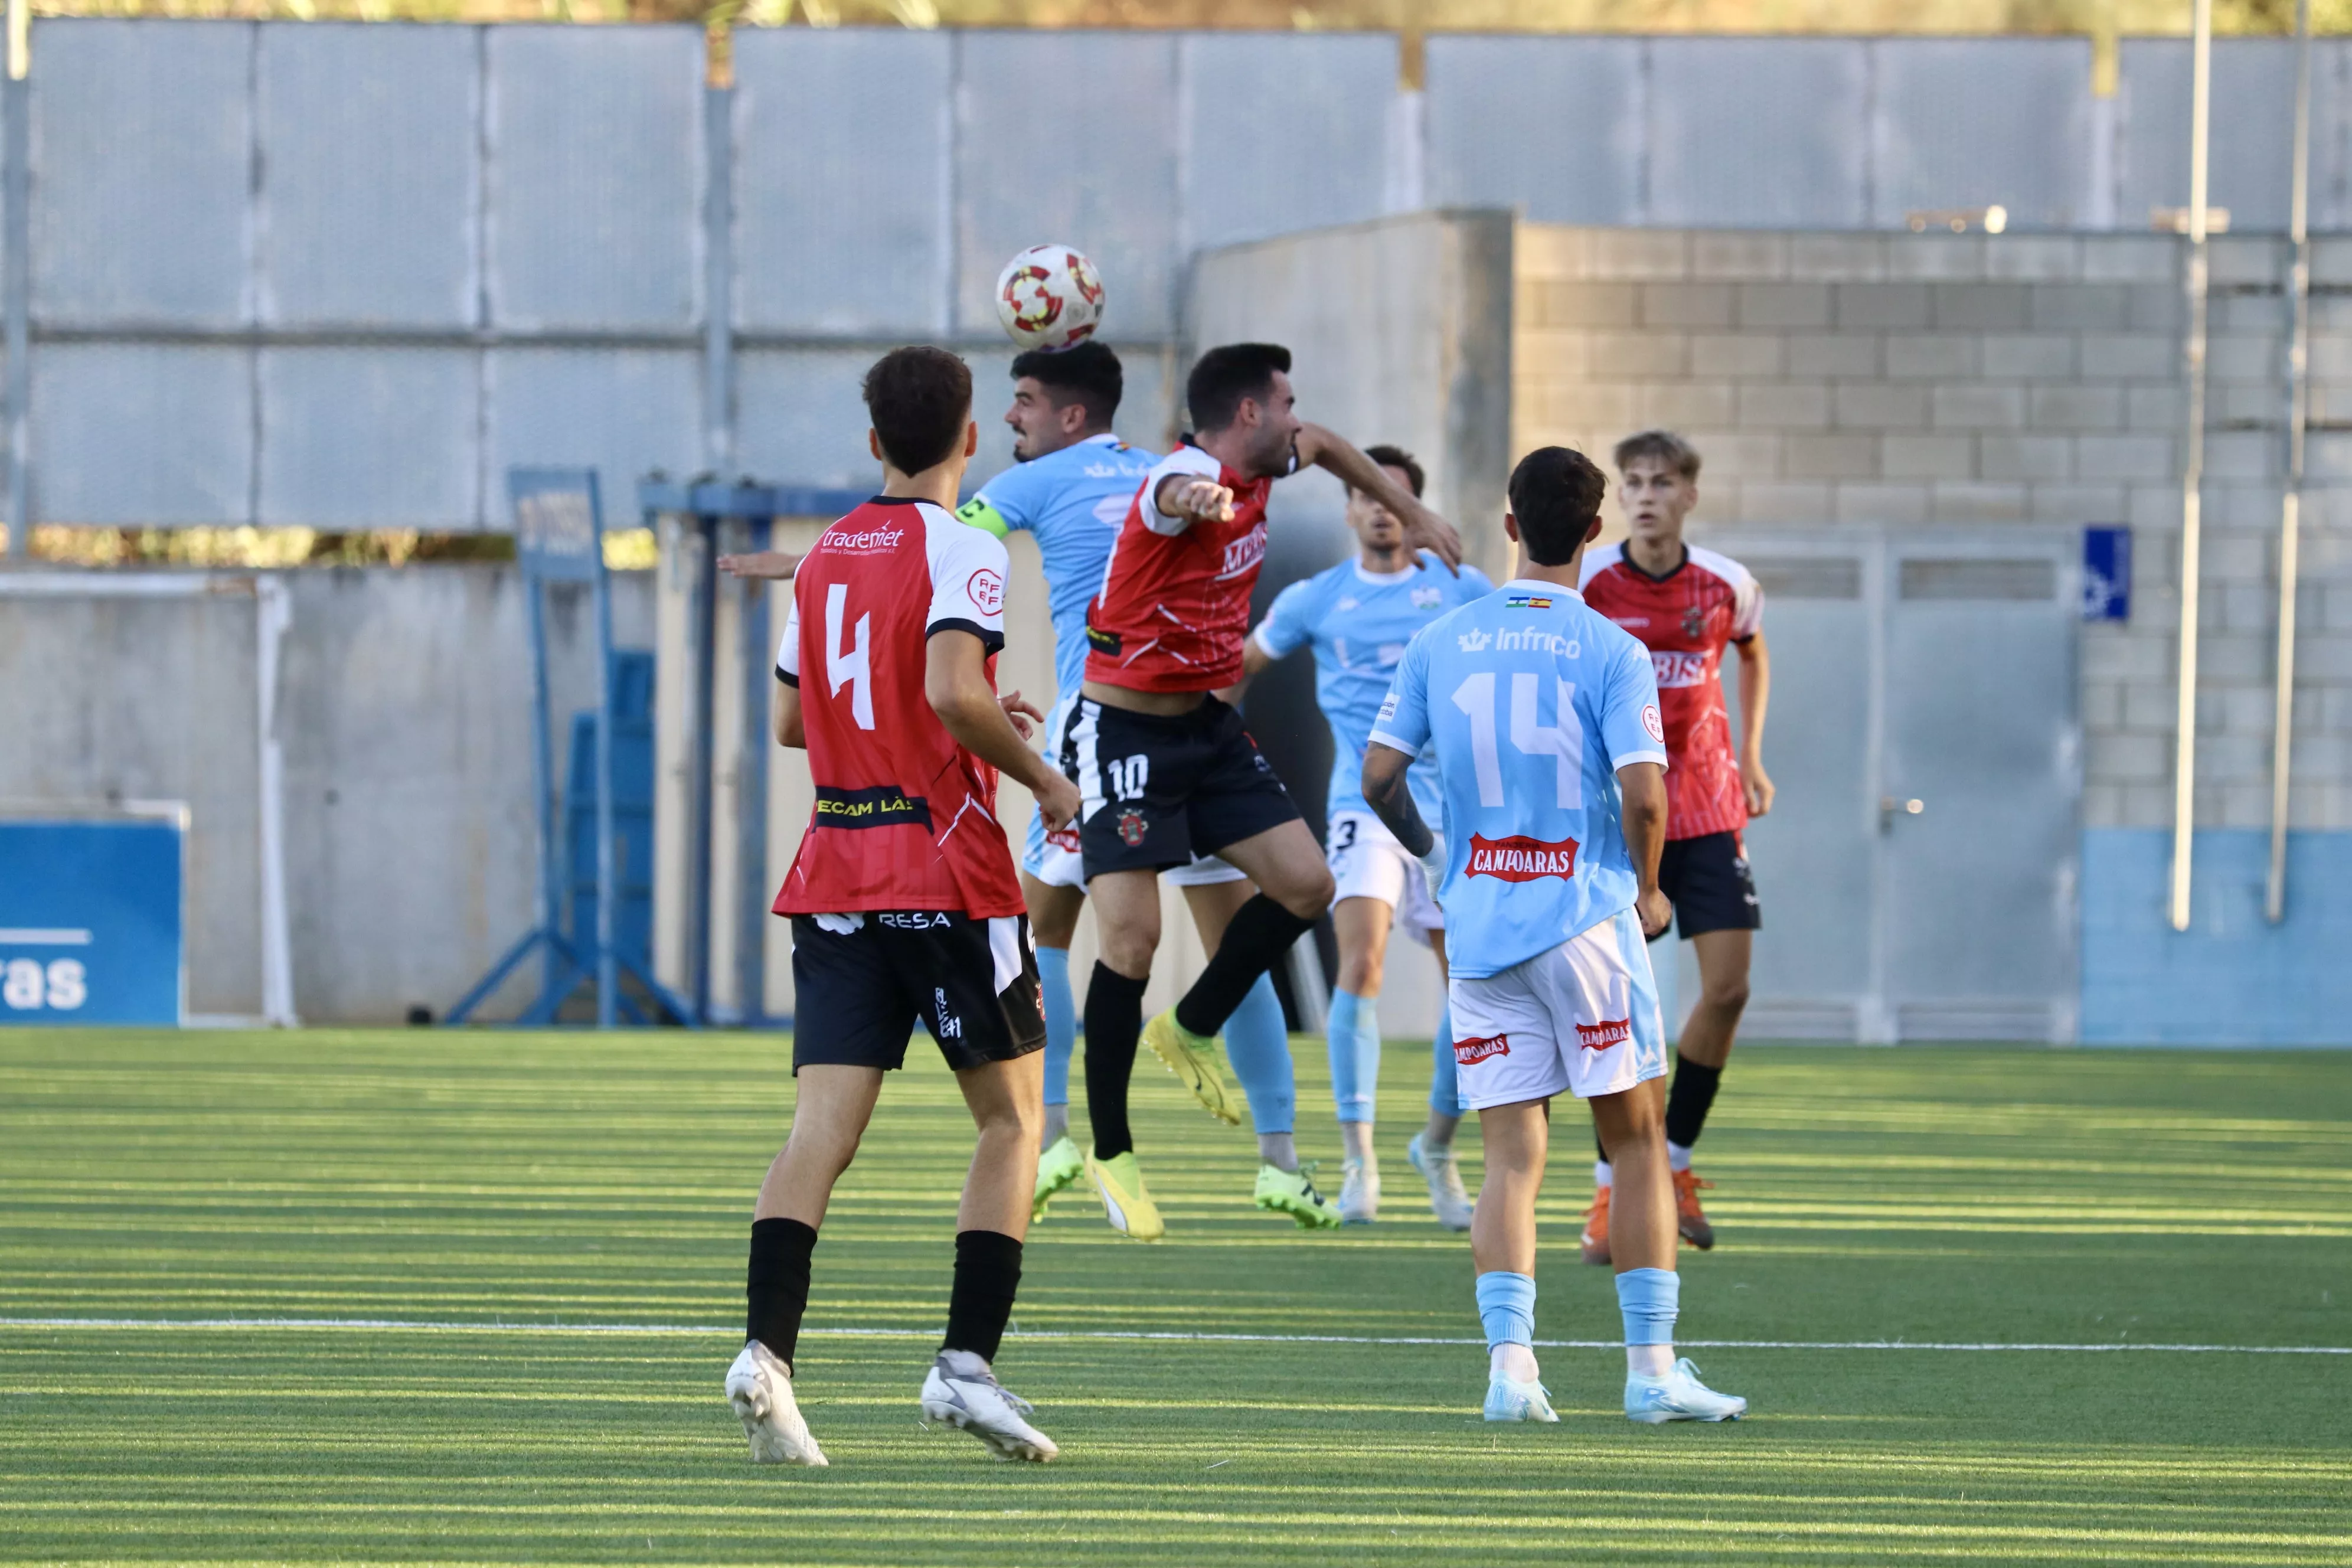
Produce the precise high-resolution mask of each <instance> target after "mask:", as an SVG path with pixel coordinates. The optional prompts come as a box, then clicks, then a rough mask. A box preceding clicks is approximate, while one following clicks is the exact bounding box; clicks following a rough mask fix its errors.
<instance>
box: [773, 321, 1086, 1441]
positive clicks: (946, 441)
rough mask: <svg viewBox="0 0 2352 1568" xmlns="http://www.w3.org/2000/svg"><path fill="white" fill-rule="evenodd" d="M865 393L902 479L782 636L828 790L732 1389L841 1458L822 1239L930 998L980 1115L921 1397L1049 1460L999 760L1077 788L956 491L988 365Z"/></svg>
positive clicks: (808, 839) (1026, 961)
mask: <svg viewBox="0 0 2352 1568" xmlns="http://www.w3.org/2000/svg"><path fill="white" fill-rule="evenodd" d="M865 395H866V408H867V411H868V413H869V415H870V416H871V417H872V420H873V428H872V430H871V432H870V433H869V434H868V436H867V443H868V445H869V446H870V447H871V448H872V450H873V453H874V456H875V457H876V458H878V459H880V461H881V464H882V476H883V483H882V493H881V494H880V495H877V496H876V497H875V498H874V499H873V500H869V501H867V502H866V503H865V504H864V505H862V506H860V507H858V508H857V509H856V510H854V511H852V512H851V513H850V514H849V515H848V516H846V517H845V518H843V519H841V521H838V522H835V524H834V525H833V526H832V527H830V528H828V529H826V530H825V531H824V534H823V535H822V536H820V537H819V539H818V540H817V542H816V544H815V546H814V548H812V549H811V550H810V552H809V553H808V555H807V557H806V558H805V559H804V560H803V561H802V562H801V563H800V569H799V571H798V572H796V573H795V574H793V607H792V613H791V615H790V616H789V617H788V619H787V621H786V623H785V626H784V636H783V642H782V647H780V648H779V649H778V650H777V654H776V680H777V686H776V700H775V726H776V740H777V742H778V743H779V744H781V745H785V746H793V747H803V748H805V749H806V750H807V752H808V757H809V773H810V776H811V778H812V779H813V780H814V783H815V785H816V805H815V809H814V813H813V814H812V816H811V817H810V821H809V826H808V830H807V832H806V833H805V834H804V835H803V837H802V839H801V847H800V852H799V853H798V855H796V856H795V857H794V858H793V867H792V870H791V872H790V873H789V874H788V875H787V876H786V877H785V879H784V886H783V890H782V892H780V893H778V894H777V895H776V902H775V912H776V913H778V914H780V915H788V916H790V917H791V918H792V922H793V985H794V986H795V987H796V989H797V992H798V995H799V998H800V1006H799V1024H798V1027H797V1028H796V1029H795V1031H794V1033H793V1074H794V1075H795V1076H796V1077H797V1078H798V1079H799V1080H800V1081H799V1093H798V1096H797V1100H796V1102H795V1104H794V1107H793V1128H792V1135H791V1137H790V1139H789V1140H788V1141H787V1142H785V1144H784V1147H783V1152H782V1153H780V1154H778V1155H777V1156H776V1158H775V1161H774V1163H772V1164H771V1165H770V1166H769V1167H768V1174H767V1179H766V1180H765V1181H764V1182H762V1183H761V1186H760V1195H759V1200H758V1203H757V1205H756V1206H755V1207H754V1208H753V1210H752V1215H753V1217H752V1221H751V1269H750V1275H749V1280H748V1283H747V1287H746V1293H747V1295H748V1298H749V1317H748V1321H747V1323H746V1327H745V1337H746V1343H745V1344H744V1347H743V1352H742V1354H740V1356H738V1357H737V1358H736V1360H735V1364H734V1365H733V1366H732V1367H731V1368H730V1369H729V1371H728V1373H727V1397H728V1401H729V1403H730V1405H732V1406H733V1407H734V1410H735V1413H736V1415H738V1416H739V1417H740V1418H741V1420H742V1423H743V1430H744V1433H745V1435H746V1436H749V1437H750V1438H751V1457H752V1458H753V1459H755V1460H760V1461H762V1462H768V1463H778V1462H781V1463H787V1464H803V1465H822V1464H824V1463H825V1458H824V1452H823V1451H822V1450H821V1449H820V1448H819V1447H817V1444H816V1440H815V1439H814V1437H813V1436H810V1435H809V1430H808V1426H807V1423H806V1422H804V1421H803V1419H802V1418H801V1415H800V1410H799V1406H798V1405H797V1404H796V1403H795V1401H794V1398H793V1352H794V1349H795V1348H796V1344H797V1342H798V1340H799V1337H800V1328H801V1318H802V1315H803V1312H804V1311H805V1310H807V1307H808V1294H809V1274H810V1260H811V1256H812V1254H813V1253H814V1251H815V1248H816V1237H817V1227H818V1226H820V1225H822V1224H823V1223H824V1212H825V1205H826V1204H827V1202H828V1200H829V1199H830V1198H831V1196H832V1194H833V1186H834V1183H835V1182H836V1181H838V1180H839V1179H840V1176H841V1173H842V1172H843V1171H845V1170H846V1169H847V1168H848V1165H849V1162H850V1160H851V1158H852V1156H854V1155H855V1154H856V1152H857V1144H858V1140H859V1137H860V1135H861V1134H862V1133H863V1132H864V1131H865V1128H866V1121H868V1119H869V1118H870V1117H871V1116H872V1115H873V1113H874V1107H875V1103H876V1101H877V1100H878V1099H879V1098H880V1097H881V1092H882V1076H883V1074H884V1073H886V1072H888V1071H890V1070H891V1069H893V1068H898V1067H900V1066H902V1065H904V1063H905V1061H906V1056H907V1041H908V1035H909V1033H910V1032H911V1031H912V1029H913V1022H912V1021H913V1020H914V1019H915V1018H917V1017H920V1018H921V1019H922V1020H923V1023H924V1024H925V1026H928V1027H929V1030H930V1032H931V1037H932V1038H933V1039H934V1040H935V1041H937V1042H938V1044H939V1047H940V1054H941V1055H942V1056H944V1057H946V1058H947V1060H948V1065H949V1067H950V1068H953V1069H954V1071H955V1075H956V1082H957V1086H958V1087H959V1088H960V1089H961V1090H962V1091H963V1098H964V1103H965V1105H966V1106H967V1107H968V1108H969V1109H970V1110H971V1118H972V1121H973V1122H974V1123H975V1124H976V1125H977V1127H978V1129H979V1142H978V1146H977V1147H976V1148H975V1149H974V1151H973V1153H972V1160H971V1171H970V1173H969V1174H968V1175H967V1176H966V1178H965V1181H964V1186H963V1200H962V1203H961V1206H960V1207H959V1208H958V1210H957V1215H956V1224H957V1231H956V1248H955V1251H956V1256H955V1281H954V1285H953V1288H952V1289H951V1290H950V1293H949V1297H948V1327H947V1335H946V1340H945V1342H944V1343H943V1344H942V1346H941V1348H940V1352H939V1354H938V1356H937V1357H936V1358H935V1359H934V1361H933V1363H932V1365H931V1369H930V1372H929V1375H928V1376H927V1377H926V1378H925V1379H924V1381H923V1386H922V1393H921V1395H920V1400H921V1407H922V1412H923V1415H925V1416H926V1417H927V1418H928V1419H930V1420H933V1421H940V1422H944V1423H947V1424H948V1425H950V1426H958V1427H961V1428H962V1429H963V1430H965V1431H968V1432H970V1433H971V1434H972V1435H973V1436H976V1437H979V1438H980V1439H981V1440H982V1442H984V1443H986V1444H987V1445H988V1446H989V1447H990V1448H991V1449H992V1450H993V1451H994V1452H995V1453H996V1454H997V1455H998V1456H999V1457H1001V1458H1008V1459H1030V1460H1044V1459H1050V1458H1053V1457H1054V1456H1055V1452H1056V1450H1055V1446H1054V1443H1053V1441H1052V1439H1050V1438H1048V1437H1047V1436H1045V1434H1044V1433H1042V1432H1039V1431H1038V1430H1036V1428H1034V1426H1030V1425H1029V1424H1028V1422H1026V1421H1025V1420H1024V1419H1023V1415H1024V1413H1026V1412H1027V1411H1028V1409H1029V1406H1028V1405H1027V1404H1026V1403H1024V1401H1022V1400H1019V1399H1016V1398H1015V1397H1013V1395H1012V1394H1008V1393H1006V1392H1005V1391H1004V1389H1003V1387H1002V1386H1001V1385H1000V1384H998V1383H997V1381H996V1376H995V1373H994V1372H993V1371H992V1363H993V1362H994V1360H995V1357H996V1353H997V1348H998V1344H999V1342H1001V1341H1002V1340H1003V1336H1004V1327H1005V1324H1006V1322H1007V1321H1009V1320H1010V1318H1011V1316H1012V1311H1013V1295H1014V1292H1015V1290H1016V1289H1018V1287H1019V1285H1020V1282H1021V1245H1022V1241H1023V1238H1024V1237H1025V1236H1026V1235H1027V1233H1028V1228H1029V1204H1030V1194H1031V1191H1032V1189H1033V1188H1034V1185H1035V1183H1036V1176H1037V1135H1038V1129H1039V1124H1040V1121H1041V1120H1042V1113H1041V1111H1040V1110H1039V1100H1038V1093H1039V1080H1040V1076H1041V1075H1040V1066H1041V1062H1042V1058H1041V1057H1040V1055H1039V1051H1040V1047H1043V1046H1044V1045H1045V1021H1044V1018H1043V1016H1042V1015H1041V1012H1040V1009H1039V1005H1038V998H1037V963H1036V960H1035V957H1034V955H1033V953H1032V952H1031V951H1030V946H1029V929H1028V921H1027V919H1026V917H1025V916H1024V914H1023V912H1022V904H1021V884H1020V882H1019V880H1018V879H1016V878H1015V877H1014V875H1013V852H1012V850H1011V848H1010V847H1008V846H1007V845H1006V843H1005V839H1004V830H1003V828H1002V827H1001V826H998V824H997V815H996V809H995V807H996V780H997V772H998V770H999V769H1002V770H1003V771H1004V772H1006V773H1011V774H1012V775H1013V777H1015V778H1017V779H1019V780H1020V781H1021V782H1022V783H1023V784H1026V785H1028V786H1029V788H1030V790H1031V791H1032V792H1033V793H1034V795H1036V797H1037V802H1038V805H1039V808H1040V809H1041V810H1042V811H1043V812H1044V814H1045V819H1046V826H1049V827H1058V826H1061V825H1062V824H1063V823H1064V822H1066V821H1067V820H1068V818H1069V816H1070V814H1071V813H1072V812H1073V811H1075V810H1076V808H1077V804H1078V801H1077V792H1076V790H1075V789H1073V788H1072V787H1071V785H1070V782H1069V781H1068V780H1067V779H1066V778H1064V777H1063V776H1062V775H1061V773H1058V772H1056V771H1055V769H1053V768H1052V767H1050V766H1048V765H1047V764H1046V763H1045V760H1044V759H1043V758H1041V757H1039V756H1038V755H1037V754H1036V753H1035V752H1032V751H1031V750H1030V749H1029V748H1028V746H1027V744H1026V743H1025V737H1026V735H1027V733H1028V731H1029V724H1028V721H1031V720H1034V719H1037V718H1039V717H1041V715H1040V714H1039V713H1038V711H1037V710H1036V709H1035V708H1034V707H1032V706H1030V705H1029V704H1028V703H1025V702H1024V701H1023V700H1021V694H1020V693H1019V692H1017V691H1016V692H1013V693H1010V694H1008V695H1005V696H1002V697H1000V696H999V695H998V694H997V691H996V655H997V650H998V649H1000V648H1002V647H1003V646H1004V575H1005V554H1004V546H1003V544H1002V543H1001V542H998V541H997V540H996V539H995V538H993V537H992V536H991V535H989V534H988V533H985V532H983V531H981V530H979V529H976V528H968V527H966V526H964V525H963V524H962V523H961V522H958V521H956V520H955V517H954V515H953V513H952V511H951V510H950V509H951V508H952V507H953V506H954V505H955V500H956V490H957V487H958V484H959V482H960V481H961V479H962V477H963V470H964V466H965V464H966V463H967V462H969V461H970V460H971V455H972V452H973V451H974V450H975V449H976V447H977V446H978V443H979V434H980V433H979V428H978V426H975V425H973V424H972V422H971V371H970V370H968V369H967V368H966V367H965V365H964V363H963V361H961V360H960V359H958V358H957V357H956V356H955V355H953V354H951V353H947V352H946V351H944V350H941V349H935V348H902V349H893V350H892V351H891V352H890V353H887V354H885V355H883V356H882V357H881V359H879V360H877V361H876V362H875V364H874V366H873V368H872V369H870V370H868V371H867V372H866V384H865ZM803 677H805V679H803Z"/></svg>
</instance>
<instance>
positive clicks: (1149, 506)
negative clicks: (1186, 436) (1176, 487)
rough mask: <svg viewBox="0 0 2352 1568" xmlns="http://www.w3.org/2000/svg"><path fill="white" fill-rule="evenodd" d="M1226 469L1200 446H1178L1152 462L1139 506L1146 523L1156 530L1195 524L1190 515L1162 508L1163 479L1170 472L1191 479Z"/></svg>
mask: <svg viewBox="0 0 2352 1568" xmlns="http://www.w3.org/2000/svg"><path fill="white" fill-rule="evenodd" d="M1224 471H1225V468H1224V465H1223V463H1220V462H1218V461H1217V459H1216V458H1212V457H1211V456H1209V454H1208V453H1206V452H1203V451H1202V450H1201V448H1200V447H1177V448H1176V449H1175V450H1174V451H1172V452H1171V453H1169V454H1168V455H1167V456H1166V457H1164V458H1160V461H1158V462H1156V463H1154V464H1152V465H1151V472H1150V473H1149V474H1147V475H1145V476H1144V479H1143V504H1142V506H1141V507H1140V508H1139V509H1138V510H1140V511H1141V512H1142V514H1143V526H1144V527H1146V528H1148V529H1150V530H1151V531H1152V532H1154V533H1169V534H1174V533H1181V532H1183V531H1185V530H1186V529H1188V528H1190V527H1192V519H1191V518H1189V517H1171V516H1169V515H1168V514H1167V513H1166V512H1164V511H1161V510H1160V480H1162V479H1167V478H1169V477H1170V476H1171V475H1175V474H1181V475H1184V476H1185V477H1186V478H1188V479H1215V478H1217V476H1218V475H1220V474H1222V473H1223V472H1224Z"/></svg>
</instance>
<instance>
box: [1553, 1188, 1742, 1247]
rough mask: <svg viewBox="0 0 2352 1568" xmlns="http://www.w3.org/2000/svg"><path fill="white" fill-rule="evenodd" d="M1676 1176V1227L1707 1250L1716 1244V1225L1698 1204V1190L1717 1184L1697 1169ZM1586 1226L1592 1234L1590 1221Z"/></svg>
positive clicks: (1696, 1244)
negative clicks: (1700, 1177)
mask: <svg viewBox="0 0 2352 1568" xmlns="http://www.w3.org/2000/svg"><path fill="white" fill-rule="evenodd" d="M1674 1176H1675V1229H1677V1230H1679V1231H1681V1232H1682V1235H1683V1239H1684V1240H1685V1241H1687V1242H1689V1243H1690V1244H1691V1245H1692V1246H1693V1247H1697V1248H1698V1249H1699V1250H1700V1251H1701V1252H1705V1251H1706V1250H1707V1249H1708V1248H1710V1247H1713V1246H1714V1245H1715V1226H1711V1225H1709V1224H1708V1223H1707V1222H1706V1210H1705V1209H1702V1208H1700V1207H1699V1206H1698V1190H1699V1189H1700V1188H1701V1187H1709V1188H1711V1187H1713V1186H1714V1185H1715V1184H1714V1183H1713V1182H1702V1181H1700V1180H1699V1179H1698V1173H1697V1172H1696V1171H1676V1172H1675V1173H1674ZM1584 1228H1585V1234H1586V1235H1588V1236H1589V1235H1591V1231H1592V1226H1591V1223H1590V1222H1587V1224H1586V1226H1585V1227H1584Z"/></svg>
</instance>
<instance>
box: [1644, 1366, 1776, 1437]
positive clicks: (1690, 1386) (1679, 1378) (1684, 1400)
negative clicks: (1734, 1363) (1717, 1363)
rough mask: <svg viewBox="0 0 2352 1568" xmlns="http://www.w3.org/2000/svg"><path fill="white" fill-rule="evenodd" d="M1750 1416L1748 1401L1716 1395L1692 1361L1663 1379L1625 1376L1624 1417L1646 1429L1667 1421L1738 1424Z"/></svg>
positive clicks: (1668, 1370) (1678, 1367)
mask: <svg viewBox="0 0 2352 1568" xmlns="http://www.w3.org/2000/svg"><path fill="white" fill-rule="evenodd" d="M1747 1414H1748V1401H1746V1400H1745V1399H1742V1398H1740V1397H1739V1396H1738V1394H1717V1392H1716V1391H1715V1390H1713V1389H1711V1388H1709V1387H1707V1386H1706V1384H1703V1383H1701V1382H1700V1381H1699V1380H1698V1368H1696V1367H1695V1366H1693V1365H1692V1364H1691V1363H1690V1358H1689V1357H1688V1356H1685V1357H1684V1358H1683V1359H1682V1360H1680V1361H1678V1362H1676V1363H1675V1364H1674V1365H1673V1366H1671V1367H1669V1368H1668V1369H1667V1370H1666V1374H1665V1375H1664V1377H1643V1375H1641V1374H1640V1373H1631V1372H1629V1373H1626V1374H1625V1416H1626V1419H1627V1420H1629V1421H1639V1422H1642V1423H1643V1424H1644V1425H1647V1426H1659V1425H1662V1424H1663V1423H1664V1422H1668V1421H1737V1420H1738V1419H1739V1418H1740V1417H1741V1416H1743V1415H1747Z"/></svg>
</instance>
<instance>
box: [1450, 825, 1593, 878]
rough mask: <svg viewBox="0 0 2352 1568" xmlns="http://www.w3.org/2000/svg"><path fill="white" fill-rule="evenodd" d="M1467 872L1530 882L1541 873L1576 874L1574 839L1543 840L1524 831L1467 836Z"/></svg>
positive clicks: (1544, 875)
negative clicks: (1510, 834) (1468, 862)
mask: <svg viewBox="0 0 2352 1568" xmlns="http://www.w3.org/2000/svg"><path fill="white" fill-rule="evenodd" d="M1470 875H1471V876H1473V877H1493V878H1496V879H1499V880H1502V881H1505V882H1533V881H1536V880H1538V879H1540V878H1544V877H1573V876H1575V875H1576V840H1575V839H1573V838H1563V839H1560V840H1559V842H1557V843H1546V842H1545V841H1544V840H1542V839H1540V838H1529V837H1527V836H1525V835H1524V834H1517V833H1515V834H1513V835H1512V836H1511V837H1508V838H1489V837H1486V835H1485V834H1483V833H1474V834H1472V835H1471V836H1470Z"/></svg>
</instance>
